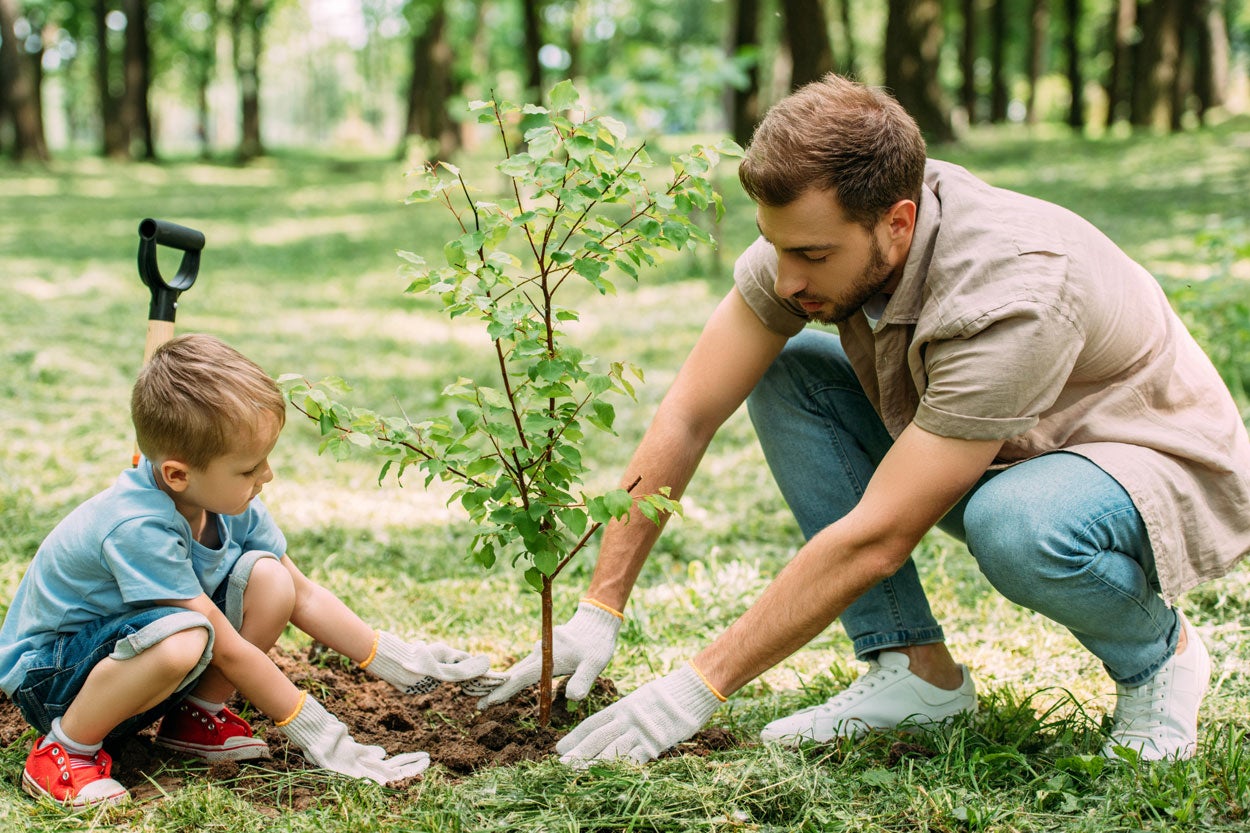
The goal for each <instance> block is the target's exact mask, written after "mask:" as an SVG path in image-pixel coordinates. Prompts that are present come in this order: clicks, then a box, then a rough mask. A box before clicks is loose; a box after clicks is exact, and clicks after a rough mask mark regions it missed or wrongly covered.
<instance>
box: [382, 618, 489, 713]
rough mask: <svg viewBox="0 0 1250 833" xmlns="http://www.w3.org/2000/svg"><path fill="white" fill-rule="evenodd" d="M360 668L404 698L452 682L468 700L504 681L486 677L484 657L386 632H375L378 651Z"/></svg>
mask: <svg viewBox="0 0 1250 833" xmlns="http://www.w3.org/2000/svg"><path fill="white" fill-rule="evenodd" d="M362 667H363V668H364V669H365V670H366V671H368V672H369V673H370V674H373V675H374V676H375V677H379V678H381V679H383V680H386V681H387V682H388V683H390V684H391V685H393V686H395V688H397V689H399V690H400V691H402V692H404V693H405V694H425V693H426V692H429V691H433V690H434V689H436V688H438V684H439V683H441V682H455V683H460V687H461V688H462V689H463V690H464V692H465V694H468V695H469V696H470V697H481V696H482V695H483V694H489V693H490V692H491V691H493V690H494V689H495V688H496V687H497V686H498V685H500V684H501V683H502V682H503V681H504V677H503V676H502V675H500V674H491V673H489V672H490V660H489V659H487V658H486V657H484V656H480V655H479V656H474V655H472V654H469V653H468V652H466V651H458V650H456V649H455V648H452V647H450V646H448V645H444V644H443V643H441V642H431V643H429V644H426V643H424V642H421V641H419V640H415V639H414V640H413V641H412V642H405V641H403V640H402V639H400V638H399V637H398V636H395V635H394V634H392V633H387V632H386V631H379V632H378V647H377V650H376V651H375V652H374V654H373V658H372V659H371V660H369V661H368V662H366V663H364V664H363V666H362Z"/></svg>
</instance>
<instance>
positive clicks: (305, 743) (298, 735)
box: [278, 695, 430, 784]
mask: <svg viewBox="0 0 1250 833" xmlns="http://www.w3.org/2000/svg"><path fill="white" fill-rule="evenodd" d="M278 728H279V731H281V732H282V733H283V734H284V735H286V736H287V737H288V738H289V739H290V741H291V743H293V744H295V745H296V746H298V747H299V748H300V749H301V750H303V753H304V757H306V758H308V760H310V761H312V762H313V763H314V764H316V765H317V766H319V767H321V768H323V769H330V770H333V771H335V772H339V773H342V774H343V775H348V776H351V777H352V778H370V779H372V780H374V781H377V782H378V783H379V784H387V783H390V782H391V781H400V780H402V779H404V778H411V777H412V776H414V775H418V774H420V773H422V772H424V771H425V769H426V767H428V766H429V765H430V756H429V755H428V754H426V753H425V752H404V753H402V754H399V755H392V756H391V757H389V758H388V757H386V750H385V749H383V748H382V747H380V746H365V745H364V744H361V743H357V742H356V741H354V740H352V736H351V735H350V734H348V732H347V727H346V726H344V725H343V723H342V721H340V720H339V719H338V718H337V717H335V716H334V715H332V714H330V713H329V712H328V711H326V710H325V708H324V707H323V706H322V705H321V704H320V703H318V702H317V701H316V700H315V699H313V698H312V697H311V696H309V695H304V700H303V702H302V703H301V705H300V710H299V711H298V712H297V713H296V715H295V717H294V718H293V719H291V720H290V721H289V722H288V723H286V724H285V725H283V726H279V727H278Z"/></svg>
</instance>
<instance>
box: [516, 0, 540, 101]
mask: <svg viewBox="0 0 1250 833" xmlns="http://www.w3.org/2000/svg"><path fill="white" fill-rule="evenodd" d="M542 3H543V0H523V2H522V4H521V11H522V16H523V18H524V24H525V92H526V96H527V97H528V98H529V99H530V100H531V101H533V102H535V103H538V102H541V101H542V98H543V65H542V63H541V62H540V61H539V60H538V50H540V49H542V46H543V34H542Z"/></svg>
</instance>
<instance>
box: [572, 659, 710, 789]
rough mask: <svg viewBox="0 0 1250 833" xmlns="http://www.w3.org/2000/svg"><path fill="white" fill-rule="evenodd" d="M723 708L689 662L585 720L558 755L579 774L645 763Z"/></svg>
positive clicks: (679, 741) (687, 735) (688, 734)
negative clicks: (600, 765)
mask: <svg viewBox="0 0 1250 833" xmlns="http://www.w3.org/2000/svg"><path fill="white" fill-rule="evenodd" d="M720 704H721V698H720V697H719V696H718V695H717V694H716V693H715V692H713V691H712V689H711V688H709V687H708V684H707V683H705V682H704V681H703V678H702V677H701V676H700V675H699V673H698V672H697V671H695V669H694V666H693V665H690V664H689V663H687V664H686V665H683V666H682V667H681V668H679V669H678V670H676V671H674V672H673V673H671V674H669V675H668V676H667V677H661V678H660V679H658V680H654V681H652V682H649V683H647V684H646V685H644V686H643V687H642V688H640V689H638V690H637V691H635V692H634V693H633V694H631V695H629V696H628V697H626V698H624V699H623V700H618V701H617V702H615V703H613V704H612V705H611V706H608V707H607V708H606V709H604V710H603V711H601V712H597V713H596V714H593V715H591V716H590V717H588V718H586V719H585V720H583V721H582V722H581V724H579V725H578V726H577V727H576V728H574V729H573V731H571V732H569V733H568V734H567V735H565V736H564V737H563V738H562V739H561V740H560V742H559V743H557V744H556V752H558V753H559V754H560V760H561V761H562V762H563V763H566V764H569V765H570V766H574V767H577V768H579V769H582V768H585V767H587V766H589V765H590V763H591V761H596V760H613V759H615V758H631V759H633V760H634V761H635V762H636V763H640V764H643V763H646V762H647V761H650V760H652V759H654V758H655V757H657V756H658V755H659V754H660V753H661V752H664V751H665V750H666V749H668V748H670V747H672V746H674V745H675V744H678V743H681V742H682V741H683V740H685V739H686V738H688V737H690V736H691V735H693V734H694V733H695V732H697V731H699V729H700V728H701V727H702V726H703V724H704V723H706V722H707V720H708V718H709V717H711V716H712V712H714V711H716V707H717V706H719V705H720Z"/></svg>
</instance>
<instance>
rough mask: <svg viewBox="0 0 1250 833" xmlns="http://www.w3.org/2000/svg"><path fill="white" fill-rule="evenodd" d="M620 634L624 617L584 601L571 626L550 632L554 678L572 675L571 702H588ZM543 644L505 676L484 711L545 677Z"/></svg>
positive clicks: (483, 702)
mask: <svg viewBox="0 0 1250 833" xmlns="http://www.w3.org/2000/svg"><path fill="white" fill-rule="evenodd" d="M620 630H621V617H620V616H617V615H615V614H613V613H609V612H608V611H607V610H605V609H604V608H602V607H599V606H598V605H596V604H594V603H592V602H590V601H589V600H587V599H582V601H581V603H580V604H578V606H577V612H576V613H574V614H573V618H572V619H570V620H569V621H568V622H566V623H564V624H563V625H560V626H559V627H556V628H553V629H552V631H551V645H552V652H551V653H552V659H553V665H552V670H553V673H554V675H555V676H557V677H563V676H564V675H566V674H572V675H573V676H572V677H570V678H569V682H568V684H567V685H566V686H565V687H564V696H565V697H567V698H568V699H569V700H585V699H586V695H587V694H589V693H590V687H591V686H592V685H594V683H595V680H596V679H597V678H598V677H599V674H600V673H601V672H602V671H603V669H604V668H606V667H607V664H608V663H609V662H611V660H612V652H613V651H615V650H616V635H617V633H619V632H620ZM542 647H543V644H542V642H541V641H539V642H538V643H537V644H536V645H535V647H534V652H533V653H532V654H530V655H529V656H528V657H526V658H525V659H523V660H521V661H520V662H518V663H517V664H516V665H514V666H512V667H511V668H509V669H508V670H507V671H506V672H504V673H505V674H506V675H507V681H506V682H505V683H504V684H503V685H501V686H499V687H498V688H496V689H495V691H494V692H493V693H492V694H490V695H489V696H487V697H483V698H482V699H481V700H479V701H478V702H477V707H478V708H479V709H485V708H487V707H489V706H494V705H496V704H498V703H503V702H506V701H508V700H510V699H512V697H513V696H514V695H516V693H517V692H519V691H521V690H522V689H525V688H529V687H530V686H532V685H533V684H534V683H536V682H538V678H539V677H540V676H541V675H542V662H543V650H542Z"/></svg>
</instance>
